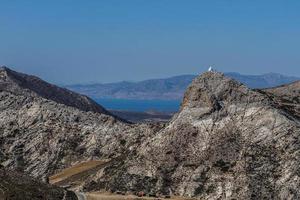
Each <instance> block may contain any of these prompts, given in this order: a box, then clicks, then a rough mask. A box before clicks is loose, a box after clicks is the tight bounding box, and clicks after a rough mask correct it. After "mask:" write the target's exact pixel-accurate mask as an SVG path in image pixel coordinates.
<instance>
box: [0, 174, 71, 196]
mask: <svg viewBox="0 0 300 200" xmlns="http://www.w3.org/2000/svg"><path fill="white" fill-rule="evenodd" d="M0 199H1V200H21V199H22V200H42V199H47V200H58V199H65V200H77V197H76V195H75V194H74V193H73V192H71V191H66V190H64V189H62V188H59V187H56V186H51V185H49V184H45V183H42V182H40V181H37V180H34V179H32V178H30V177H28V176H25V175H23V174H22V173H19V172H16V171H9V170H5V169H4V168H1V169H0Z"/></svg>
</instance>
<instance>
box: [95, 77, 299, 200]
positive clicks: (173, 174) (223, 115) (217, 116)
mask: <svg viewBox="0 0 300 200" xmlns="http://www.w3.org/2000/svg"><path fill="white" fill-rule="evenodd" d="M272 96H273V97H274V94H272V93H271V92H270V93H266V92H265V91H260V90H251V89H249V88H247V87H246V86H244V85H242V84H241V83H239V82H237V81H235V80H233V79H230V78H227V77H225V76H224V75H223V74H221V73H217V72H209V73H204V74H203V75H201V76H199V77H197V78H196V79H195V80H194V81H193V83H192V84H191V85H190V86H189V87H188V89H187V91H186V93H185V96H184V99H183V102H182V105H181V110H180V112H179V113H178V114H177V115H176V116H174V117H173V119H172V120H171V121H170V122H169V124H168V125H167V127H166V128H164V129H162V130H161V131H159V132H158V133H157V134H155V135H154V136H153V137H152V138H150V139H148V140H146V141H144V142H143V144H142V145H141V147H138V148H137V150H136V153H133V154H132V155H131V156H130V157H127V158H125V159H123V160H121V161H119V162H115V163H114V164H112V165H111V166H109V167H107V168H106V169H105V170H104V172H105V175H102V176H101V177H100V178H99V179H98V180H95V182H97V181H98V183H99V182H100V183H101V184H99V185H98V188H97V189H100V188H101V186H102V187H106V188H111V189H112V188H113V189H114V190H123V191H132V190H133V191H134V190H143V191H146V192H148V193H156V192H160V193H165V194H166V193H172V194H176V195H183V196H192V197H199V198H201V199H299V198H300V193H299V190H298V188H299V187H300V177H299V169H300V168H299V164H300V129H299V128H300V121H299V120H298V115H297V113H294V112H291V111H289V110H286V109H283V107H282V106H280V101H279V100H280V97H274V98H272Z"/></svg>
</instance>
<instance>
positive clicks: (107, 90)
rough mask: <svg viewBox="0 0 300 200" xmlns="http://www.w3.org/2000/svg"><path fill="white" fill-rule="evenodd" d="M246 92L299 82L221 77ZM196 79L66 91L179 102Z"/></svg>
mask: <svg viewBox="0 0 300 200" xmlns="http://www.w3.org/2000/svg"><path fill="white" fill-rule="evenodd" d="M225 75H226V76H228V77H231V78H234V79H236V80H238V81H240V82H242V83H244V84H245V85H247V86H248V87H250V88H268V87H274V86H279V85H282V84H286V83H291V82H294V81H296V80H300V78H299V77H292V76H285V75H281V74H276V73H268V74H263V75H242V74H239V73H235V72H229V73H225ZM195 77H196V75H181V76H174V77H170V78H165V79H149V80H145V81H139V82H128V81H122V82H116V83H105V84H101V83H99V84H76V85H67V86H65V87H66V88H68V89H70V90H73V91H76V92H79V93H81V94H85V95H87V96H89V97H92V98H93V99H101V98H109V99H136V100H152V99H162V100H180V99H182V97H183V93H184V91H185V89H186V88H187V86H188V85H189V84H190V83H191V82H192V80H193V79H194V78H195Z"/></svg>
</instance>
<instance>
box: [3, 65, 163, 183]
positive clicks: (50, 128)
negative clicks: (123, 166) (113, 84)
mask: <svg viewBox="0 0 300 200" xmlns="http://www.w3.org/2000/svg"><path fill="white" fill-rule="evenodd" d="M0 72H1V78H0V85H1V90H0V110H1V112H0V162H2V164H3V165H5V166H6V167H8V168H11V169H19V170H22V171H24V172H25V173H27V174H30V175H31V176H34V177H39V178H45V177H47V176H49V175H51V174H54V173H55V172H57V171H59V170H61V169H63V168H66V167H68V166H71V165H73V164H74V163H77V162H80V161H86V160H101V159H109V158H114V157H118V156H120V155H121V154H123V153H124V152H125V151H126V150H127V149H128V148H129V147H131V148H135V147H136V146H138V145H139V140H141V138H143V137H145V136H147V135H152V134H154V132H155V130H156V126H152V127H153V129H152V128H150V127H151V126H150V125H147V124H145V125H139V126H136V125H132V124H128V123H125V122H123V121H120V120H119V119H117V118H115V117H113V116H110V115H107V114H108V113H107V112H106V111H105V110H104V109H102V107H101V106H99V105H97V104H95V103H93V102H92V101H90V100H89V99H86V98H85V97H82V96H80V95H78V94H74V93H68V91H65V90H64V89H61V88H57V87H56V86H53V85H49V84H47V83H45V82H43V81H41V80H39V79H37V78H32V77H31V76H27V75H23V74H22V75H20V74H19V73H17V72H13V71H11V70H9V69H7V68H2V70H1V71H0ZM12 74H13V75H12ZM32 79H34V80H35V81H29V82H28V81H27V80H32ZM37 82H38V83H37ZM40 83H41V85H40ZM44 86H45V87H46V86H47V88H44ZM48 87H49V88H48ZM37 88H38V89H37ZM40 88H44V89H40ZM44 90H47V94H48V93H49V94H50V93H51V92H54V93H55V92H56V95H62V96H60V97H55V98H52V97H49V98H48V96H47V94H45V93H44V92H43V91H44ZM60 91H62V92H63V94H61V93H60ZM65 92H66V93H65ZM67 93H68V94H69V95H68V94H67ZM73 97H76V99H74V100H73V103H74V104H71V105H70V104H69V102H71V99H72V98H73ZM82 99H83V101H84V102H82V104H80V103H77V102H81V100H82ZM85 100H87V102H86V101H85ZM77 105H81V106H84V107H81V106H77ZM86 110H90V111H92V112H86ZM93 111H94V112H93ZM158 128H159V126H158Z"/></svg>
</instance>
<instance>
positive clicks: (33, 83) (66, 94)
mask: <svg viewBox="0 0 300 200" xmlns="http://www.w3.org/2000/svg"><path fill="white" fill-rule="evenodd" d="M0 91H6V92H12V93H14V94H17V95H21V94H24V93H31V95H32V96H40V97H42V98H45V99H48V100H52V101H54V102H57V103H60V104H64V105H67V106H71V107H74V108H78V109H79V110H82V111H92V112H97V113H104V114H109V112H108V111H106V110H105V109H104V108H103V107H102V106H100V105H98V104H97V103H95V102H94V101H93V100H92V99H90V98H89V97H87V96H84V95H80V94H77V93H75V92H72V91H70V90H67V89H64V88H60V87H57V86H55V85H52V84H49V83H47V82H45V81H43V80H41V79H39V78H38V77H35V76H30V75H27V74H22V73H19V72H15V71H13V70H11V69H9V68H7V67H1V68H0Z"/></svg>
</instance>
